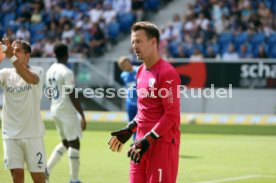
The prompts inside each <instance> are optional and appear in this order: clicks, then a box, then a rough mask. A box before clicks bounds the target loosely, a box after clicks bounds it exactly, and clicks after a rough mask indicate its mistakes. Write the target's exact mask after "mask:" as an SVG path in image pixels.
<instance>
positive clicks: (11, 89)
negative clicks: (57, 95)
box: [6, 85, 32, 93]
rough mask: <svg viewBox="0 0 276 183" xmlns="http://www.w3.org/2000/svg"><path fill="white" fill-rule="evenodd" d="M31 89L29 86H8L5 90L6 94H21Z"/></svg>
mask: <svg viewBox="0 0 276 183" xmlns="http://www.w3.org/2000/svg"><path fill="white" fill-rule="evenodd" d="M31 89H32V86H31V85H25V86H16V87H12V86H8V87H6V90H7V92H8V93H21V92H25V91H29V90H31Z"/></svg>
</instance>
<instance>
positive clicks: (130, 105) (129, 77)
mask: <svg viewBox="0 0 276 183" xmlns="http://www.w3.org/2000/svg"><path fill="white" fill-rule="evenodd" d="M117 63H118V66H119V68H120V69H121V70H122V71H123V72H122V73H121V75H120V77H121V79H122V81H123V82H124V85H125V87H127V88H128V96H127V98H126V111H127V114H128V121H132V120H133V118H134V117H135V115H136V113H137V92H136V74H137V70H138V67H137V66H133V65H132V64H131V60H130V59H129V58H128V57H125V56H122V57H120V58H119V59H118V61H117ZM133 139H135V134H134V135H133Z"/></svg>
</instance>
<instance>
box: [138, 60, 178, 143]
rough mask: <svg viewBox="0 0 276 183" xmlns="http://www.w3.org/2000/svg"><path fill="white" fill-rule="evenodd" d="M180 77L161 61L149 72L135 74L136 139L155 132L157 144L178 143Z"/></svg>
mask: <svg viewBox="0 0 276 183" xmlns="http://www.w3.org/2000/svg"><path fill="white" fill-rule="evenodd" d="M179 85H180V77H179V74H178V73H177V72H176V70H175V69H174V67H173V66H172V65H171V64H169V63H168V62H166V61H164V60H163V59H160V60H159V61H158V62H157V63H156V64H155V65H153V66H152V67H151V68H150V69H149V70H147V69H146V68H145V65H144V64H142V65H141V66H140V68H139V69H138V72H137V95H138V113H137V115H136V117H135V121H136V122H137V124H138V126H137V137H136V138H137V139H140V138H142V137H143V136H144V135H145V134H146V133H147V132H149V131H151V130H154V131H155V132H156V133H157V134H158V135H159V136H160V140H162V141H167V142H173V143H176V144H179V143H180V129H179V128H180V127H179V126H180V99H179V97H178V94H177V92H178V86H179Z"/></svg>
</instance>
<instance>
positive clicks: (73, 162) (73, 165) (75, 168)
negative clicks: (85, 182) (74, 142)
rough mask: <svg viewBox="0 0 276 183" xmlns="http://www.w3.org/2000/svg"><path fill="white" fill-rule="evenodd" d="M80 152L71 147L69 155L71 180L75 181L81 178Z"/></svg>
mask: <svg viewBox="0 0 276 183" xmlns="http://www.w3.org/2000/svg"><path fill="white" fill-rule="evenodd" d="M79 154H80V152H79V150H77V149H74V148H71V147H69V149H68V157H69V167H70V176H71V181H73V182H75V181H78V180H79V179H78V175H79V166H80V159H79Z"/></svg>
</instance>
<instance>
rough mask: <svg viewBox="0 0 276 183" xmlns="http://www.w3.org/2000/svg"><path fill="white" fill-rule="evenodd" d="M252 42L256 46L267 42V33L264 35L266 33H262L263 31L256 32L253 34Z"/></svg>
mask: <svg viewBox="0 0 276 183" xmlns="http://www.w3.org/2000/svg"><path fill="white" fill-rule="evenodd" d="M250 42H251V44H252V46H253V47H256V46H258V45H260V44H262V43H264V42H265V35H264V33H262V32H257V33H255V34H254V35H253V36H252V38H251V40H250Z"/></svg>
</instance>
